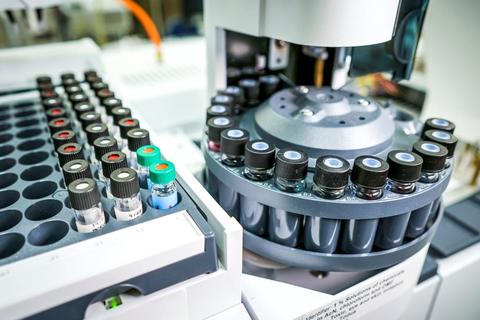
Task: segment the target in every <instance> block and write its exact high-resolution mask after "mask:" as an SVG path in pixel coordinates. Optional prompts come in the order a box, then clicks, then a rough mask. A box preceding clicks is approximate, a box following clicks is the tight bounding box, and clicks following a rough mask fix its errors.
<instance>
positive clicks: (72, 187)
mask: <svg viewBox="0 0 480 320" xmlns="http://www.w3.org/2000/svg"><path fill="white" fill-rule="evenodd" d="M68 197H69V198H70V205H71V206H72V208H73V209H75V210H87V209H90V208H92V207H94V206H95V205H97V204H98V203H99V202H100V192H99V191H98V188H97V183H96V182H95V180H93V179H91V178H82V179H77V180H75V181H73V182H72V183H70V184H69V185H68Z"/></svg>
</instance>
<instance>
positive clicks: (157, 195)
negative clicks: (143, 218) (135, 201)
mask: <svg viewBox="0 0 480 320" xmlns="http://www.w3.org/2000/svg"><path fill="white" fill-rule="evenodd" d="M175 176H176V175H175V165H174V164H173V163H171V162H169V161H161V162H158V163H155V164H152V165H151V166H150V180H151V182H152V187H151V196H152V207H154V208H155V209H160V210H165V209H169V208H172V207H174V206H176V205H177V203H178V193H177V185H176V184H175Z"/></svg>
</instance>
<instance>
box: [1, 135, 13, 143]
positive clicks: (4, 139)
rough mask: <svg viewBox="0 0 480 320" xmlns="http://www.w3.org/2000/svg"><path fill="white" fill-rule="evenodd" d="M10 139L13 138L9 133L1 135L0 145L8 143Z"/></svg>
mask: <svg viewBox="0 0 480 320" xmlns="http://www.w3.org/2000/svg"><path fill="white" fill-rule="evenodd" d="M12 138H13V134H10V133H4V134H1V135H0V143H5V142H8V141H10V140H12Z"/></svg>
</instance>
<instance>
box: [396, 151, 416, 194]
mask: <svg viewBox="0 0 480 320" xmlns="http://www.w3.org/2000/svg"><path fill="white" fill-rule="evenodd" d="M387 163H388V165H389V167H390V168H389V171H388V178H389V184H390V190H391V191H392V192H395V193H400V194H407V193H412V192H414V191H415V182H417V181H418V180H419V179H420V175H421V169H422V163H423V160H422V158H421V157H420V156H419V155H417V154H415V153H413V152H408V151H401V150H393V151H390V153H389V154H388V156H387Z"/></svg>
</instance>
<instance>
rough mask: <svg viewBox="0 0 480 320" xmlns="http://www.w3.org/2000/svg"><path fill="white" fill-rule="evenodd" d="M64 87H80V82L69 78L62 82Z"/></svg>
mask: <svg viewBox="0 0 480 320" xmlns="http://www.w3.org/2000/svg"><path fill="white" fill-rule="evenodd" d="M62 86H63V87H64V88H65V87H68V86H78V81H77V80H76V79H72V78H68V79H65V80H62Z"/></svg>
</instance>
